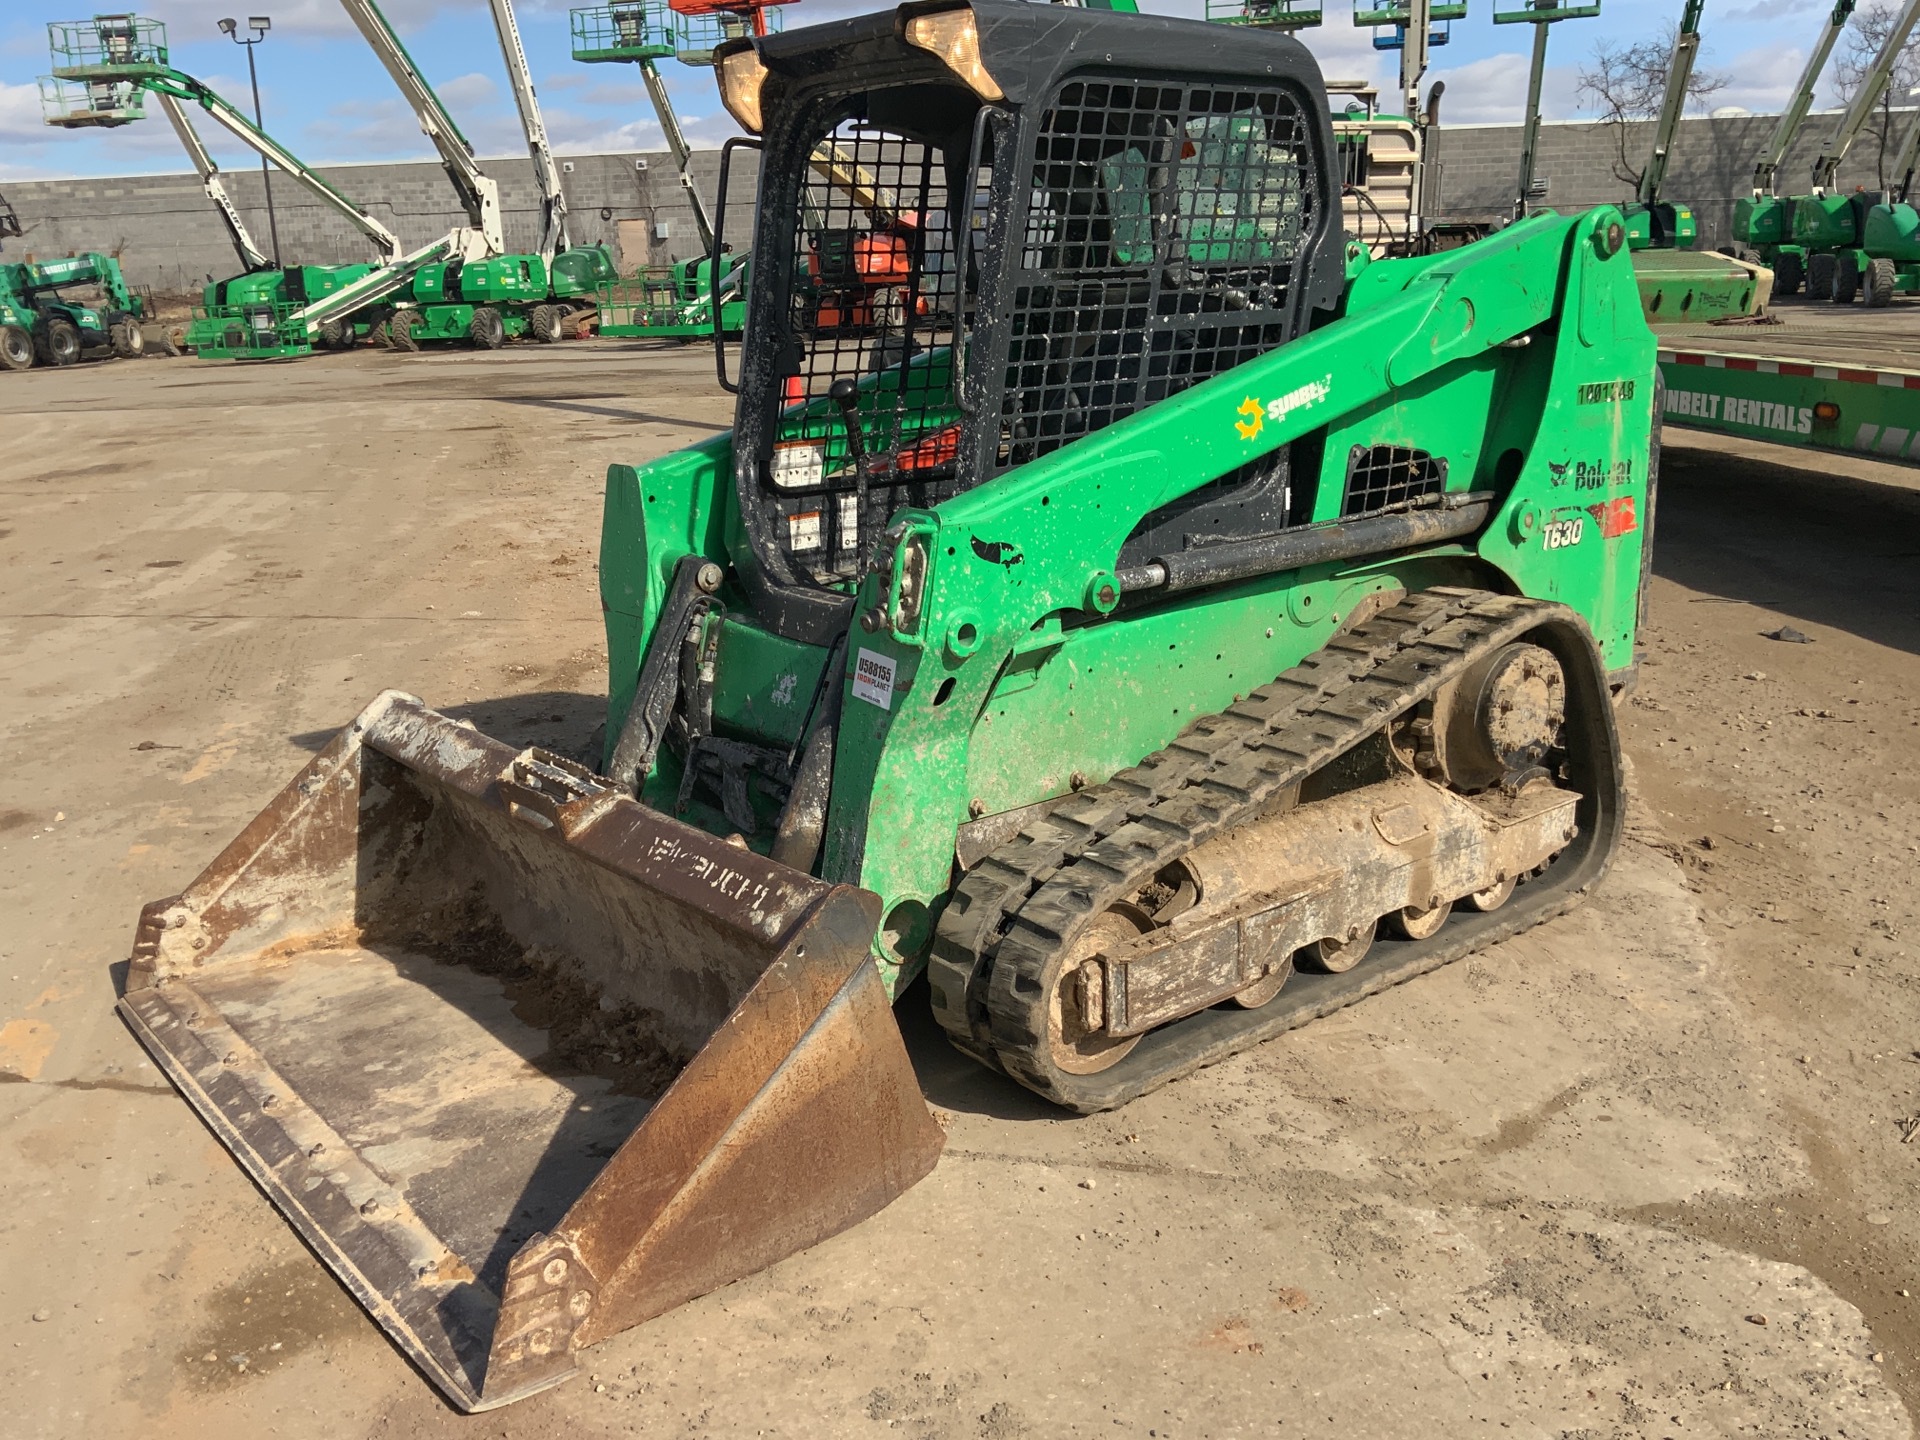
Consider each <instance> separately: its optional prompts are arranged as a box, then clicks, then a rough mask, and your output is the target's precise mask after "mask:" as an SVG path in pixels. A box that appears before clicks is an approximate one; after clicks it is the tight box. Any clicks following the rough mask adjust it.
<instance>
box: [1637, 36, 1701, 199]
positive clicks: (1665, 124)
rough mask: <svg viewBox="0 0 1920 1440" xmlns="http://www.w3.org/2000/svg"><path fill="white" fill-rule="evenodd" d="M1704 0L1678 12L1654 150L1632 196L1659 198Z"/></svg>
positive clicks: (1690, 73) (1684, 105) (1682, 108)
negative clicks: (1677, 27)
mask: <svg viewBox="0 0 1920 1440" xmlns="http://www.w3.org/2000/svg"><path fill="white" fill-rule="evenodd" d="M1705 8H1706V0H1687V8H1686V9H1685V10H1684V11H1682V12H1681V15H1680V28H1679V30H1678V31H1676V32H1675V34H1674V37H1673V60H1672V65H1671V68H1670V69H1669V70H1668V71H1667V92H1666V94H1665V95H1664V96H1662V97H1661V100H1660V119H1659V123H1658V124H1656V125H1655V127H1654V131H1653V153H1652V154H1651V155H1649V156H1648V157H1647V168H1646V169H1645V170H1642V171H1641V172H1640V188H1639V190H1638V191H1637V192H1636V196H1635V198H1636V199H1638V200H1639V201H1640V203H1641V204H1642V205H1652V204H1654V203H1655V202H1656V201H1658V200H1659V198H1660V186H1661V184H1662V183H1663V182H1664V181H1665V180H1666V178H1667V157H1668V155H1669V154H1670V153H1671V152H1672V150H1673V137H1674V136H1675V135H1676V134H1677V133H1679V130H1680V117H1681V115H1682V114H1683V113H1685V111H1686V108H1687V85H1688V82H1690V81H1691V80H1692V79H1693V63H1694V61H1695V60H1697V59H1699V58H1700V12H1701V11H1702V10H1704V9H1705Z"/></svg>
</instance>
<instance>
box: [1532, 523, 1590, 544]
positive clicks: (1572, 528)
mask: <svg viewBox="0 0 1920 1440" xmlns="http://www.w3.org/2000/svg"><path fill="white" fill-rule="evenodd" d="M1586 533H1587V522H1586V521H1584V520H1549V521H1548V522H1547V524H1546V528H1545V529H1544V530H1543V531H1542V532H1541V536H1540V543H1541V544H1543V545H1545V546H1546V548H1547V549H1549V550H1565V549H1567V548H1568V547H1570V546H1573V545H1578V544H1579V543H1580V537H1581V536H1582V535H1584V534H1586Z"/></svg>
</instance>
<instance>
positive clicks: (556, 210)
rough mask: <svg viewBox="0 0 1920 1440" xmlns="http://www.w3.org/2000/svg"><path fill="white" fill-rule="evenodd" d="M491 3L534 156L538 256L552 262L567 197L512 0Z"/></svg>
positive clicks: (563, 243)
mask: <svg viewBox="0 0 1920 1440" xmlns="http://www.w3.org/2000/svg"><path fill="white" fill-rule="evenodd" d="M491 4H492V6H493V26H494V29H496V30H497V31H499V32H500V53H501V56H502V57H503V58H504V59H505V60H506V64H507V82H508V83H509V84H510V85H512V87H513V103H514V105H515V107H516V108H517V109H518V110H519V111H520V128H521V129H522V130H524V131H525V132H526V136H527V153H528V154H529V155H531V156H532V157H533V178H534V181H535V183H536V184H538V185H539V187H540V258H541V259H542V260H545V261H548V262H551V261H552V260H553V257H554V256H555V255H557V254H558V253H559V252H560V251H562V250H565V249H567V248H568V244H569V242H568V239H567V197H566V192H565V191H563V190H562V189H561V188H560V166H559V164H558V162H556V161H555V160H554V158H553V147H552V146H551V145H550V144H548V143H547V125H546V121H544V120H542V119H541V118H540V101H539V98H538V97H537V96H536V95H535V94H534V89H533V73H532V71H531V70H530V69H529V68H528V66H527V52H526V48H525V47H524V46H522V45H521V43H520V25H519V22H518V21H516V20H515V19H514V18H513V0H491Z"/></svg>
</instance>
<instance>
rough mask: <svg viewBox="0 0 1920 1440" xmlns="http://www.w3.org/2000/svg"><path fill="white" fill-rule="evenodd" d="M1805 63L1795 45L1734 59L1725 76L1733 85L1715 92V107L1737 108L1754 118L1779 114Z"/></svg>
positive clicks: (1751, 51)
mask: <svg viewBox="0 0 1920 1440" xmlns="http://www.w3.org/2000/svg"><path fill="white" fill-rule="evenodd" d="M1806 63H1807V52H1806V51H1805V50H1803V49H1801V48H1799V47H1797V46H1778V45H1776V46H1770V47H1765V48H1762V49H1756V50H1746V51H1743V52H1742V53H1740V54H1739V55H1736V56H1735V57H1734V58H1733V63H1732V64H1731V65H1729V66H1727V67H1726V69H1725V73H1726V75H1727V77H1728V78H1729V79H1730V80H1731V81H1732V82H1733V83H1732V84H1730V85H1728V86H1727V88H1726V89H1724V90H1722V91H1720V92H1718V93H1717V94H1716V95H1715V96H1714V97H1713V101H1712V104H1713V105H1714V106H1715V107H1719V106H1724V105H1738V106H1740V107H1741V108H1743V109H1746V110H1750V111H1752V112H1753V113H1754V114H1756V115H1761V114H1776V115H1777V114H1778V113H1779V112H1780V111H1781V109H1783V108H1784V107H1785V105H1786V103H1787V101H1788V99H1789V98H1791V96H1792V95H1793V87H1794V84H1795V83H1796V82H1797V81H1798V80H1799V79H1800V71H1801V69H1802V68H1803V67H1804V66H1805V65H1806Z"/></svg>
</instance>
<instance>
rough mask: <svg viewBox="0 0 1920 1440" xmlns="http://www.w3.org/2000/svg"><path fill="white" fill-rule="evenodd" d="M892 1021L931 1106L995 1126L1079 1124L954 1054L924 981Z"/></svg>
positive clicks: (899, 1003) (909, 991) (897, 1004)
mask: <svg viewBox="0 0 1920 1440" xmlns="http://www.w3.org/2000/svg"><path fill="white" fill-rule="evenodd" d="M893 1018H894V1019H895V1020H896V1021H897V1022H899V1025H900V1036H901V1038H902V1039H903V1040H905V1041H906V1042H907V1059H908V1060H910V1061H911V1062H912V1063H913V1073H914V1075H915V1076H916V1077H917V1078H918V1080H919V1081H920V1093H921V1095H922V1096H924V1097H925V1098H926V1100H927V1102H928V1103H929V1104H932V1105H938V1106H940V1107H941V1108H942V1109H944V1110H958V1111H962V1112H964V1113H966V1114H969V1115H984V1116H987V1117H988V1118H990V1119H994V1120H1070V1119H1073V1118H1074V1117H1073V1115H1072V1114H1071V1112H1069V1111H1066V1110H1062V1109H1060V1108H1059V1107H1058V1106H1055V1105H1049V1104H1048V1103H1047V1102H1046V1101H1045V1100H1042V1099H1041V1098H1040V1097H1039V1096H1038V1095H1035V1094H1034V1093H1033V1092H1032V1091H1031V1090H1028V1089H1025V1088H1024V1087H1022V1086H1021V1085H1019V1084H1017V1083H1015V1082H1014V1081H1012V1080H1009V1079H1008V1078H1007V1077H1006V1076H1005V1075H998V1074H995V1073H994V1072H993V1071H991V1070H989V1069H987V1067H986V1066H984V1065H982V1064H981V1063H980V1062H979V1061H978V1060H975V1059H973V1058H972V1057H971V1056H968V1055H963V1054H961V1053H960V1052H959V1051H958V1050H956V1049H954V1048H953V1045H952V1044H951V1043H950V1042H949V1041H948V1040H947V1035H946V1032H945V1031H944V1030H942V1029H941V1028H940V1022H939V1021H937V1020H935V1019H934V1018H933V1001H932V999H931V998H930V997H929V995H928V993H927V977H926V976H925V975H922V976H921V977H920V978H919V979H918V980H915V981H914V982H913V984H911V985H909V986H908V987H907V988H906V991H905V992H904V993H903V994H902V995H901V996H900V998H899V999H898V1000H896V1001H894V1004H893Z"/></svg>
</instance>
